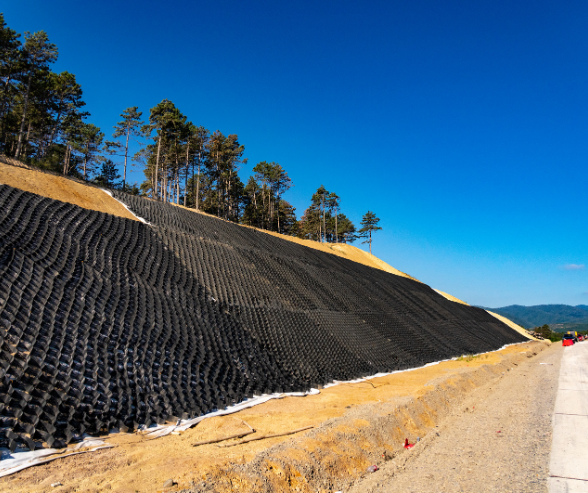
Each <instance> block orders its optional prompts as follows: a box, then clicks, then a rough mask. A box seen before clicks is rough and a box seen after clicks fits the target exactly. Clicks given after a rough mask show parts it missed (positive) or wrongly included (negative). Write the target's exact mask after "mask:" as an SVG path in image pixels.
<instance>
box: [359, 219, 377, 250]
mask: <svg viewBox="0 0 588 493" xmlns="http://www.w3.org/2000/svg"><path fill="white" fill-rule="evenodd" d="M379 222H380V219H379V218H378V217H376V215H375V214H374V213H373V212H372V211H367V212H366V213H365V214H364V215H363V218H362V220H361V223H360V224H361V225H362V228H361V229H360V230H359V237H360V238H365V241H362V243H368V244H369V246H370V253H372V234H373V233H375V232H376V231H378V230H380V229H382V228H381V227H380V226H378V223H379Z"/></svg>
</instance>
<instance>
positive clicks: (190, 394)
mask: <svg viewBox="0 0 588 493" xmlns="http://www.w3.org/2000/svg"><path fill="white" fill-rule="evenodd" d="M115 196H116V198H117V199H119V200H121V201H122V202H124V203H125V204H127V205H128V206H129V207H130V209H131V210H132V211H133V212H135V213H136V214H137V215H138V216H140V217H143V218H145V219H146V220H148V221H149V222H150V223H151V225H145V224H143V223H140V222H138V221H131V220H127V219H122V218H118V217H114V216H110V215H108V214H103V213H99V212H95V211H90V210H86V209H82V208H80V207H77V206H74V205H71V204H65V203H62V202H58V201H54V200H51V199H47V198H43V197H39V196H37V195H34V194H31V193H27V192H23V191H21V190H17V189H14V188H11V187H8V186H4V185H0V445H3V446H8V447H9V448H11V449H12V450H14V449H15V447H17V446H21V447H28V448H35V447H39V446H42V445H43V444H44V446H53V447H59V446H63V445H65V444H67V443H69V442H70V441H72V440H76V439H79V438H80V437H81V435H82V434H83V433H89V434H93V435H96V434H101V433H106V432H107V431H108V430H109V429H112V428H120V429H121V430H123V431H126V430H130V429H134V428H136V427H137V426H138V425H142V424H145V425H149V424H151V423H164V422H166V421H171V420H177V419H181V418H188V417H193V416H197V415H201V414H205V413H208V412H211V411H213V410H215V409H219V408H224V407H226V406H228V405H231V404H234V403H237V402H240V401H242V400H243V399H245V398H247V397H251V396H252V395H254V394H260V393H264V392H280V391H301V390H306V389H309V388H310V387H311V386H317V385H320V384H325V383H328V382H329V381H332V380H333V379H337V380H348V379H352V378H357V377H360V376H367V375H370V374H374V373H377V372H380V371H391V370H397V369H404V368H409V367H414V366H419V365H422V364H425V363H428V362H431V361H436V360H439V359H445V358H449V357H452V356H456V355H459V354H463V353H466V352H472V353H477V352H482V351H488V350H492V349H497V348H499V347H501V346H502V345H504V344H507V343H513V342H522V341H524V340H526V339H525V338H524V337H523V336H522V335H520V334H518V333H517V332H515V331H513V330H512V329H510V328H509V327H507V326H506V325H504V324H502V323H501V322H499V321H498V320H496V319H495V318H494V317H492V316H491V315H489V314H487V313H486V312H485V311H484V310H481V309H477V308H473V307H467V306H463V305H459V304H457V303H452V302H450V301H448V300H445V299H444V298H443V297H441V296H440V295H438V294H437V293H436V292H434V291H433V290H432V289H430V288H429V287H428V286H426V285H424V284H421V283H418V282H415V281H412V280H410V279H405V278H402V277H398V276H394V275H392V274H388V273H385V272H383V271H379V270H376V269H371V268H369V267H366V266H363V265H361V264H356V263H354V262H351V261H348V260H346V259H342V258H340V257H336V256H333V255H329V254H326V253H323V252H319V251H316V250H312V249H309V248H306V247H304V246H301V245H298V244H295V243H292V242H289V241H285V240H282V239H280V238H277V237H273V236H271V235H267V234H265V233H262V232H258V231H255V230H253V229H248V228H243V227H240V226H238V225H234V224H231V223H227V222H225V221H222V220H218V219H216V218H212V217H208V216H205V215H201V214H197V213H194V212H191V211H186V210H184V209H181V208H177V207H174V206H171V205H167V204H161V203H157V202H154V201H150V200H147V199H141V198H137V197H132V196H127V195H125V194H121V193H118V192H116V193H115Z"/></svg>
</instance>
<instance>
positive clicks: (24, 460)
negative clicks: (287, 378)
mask: <svg viewBox="0 0 588 493" xmlns="http://www.w3.org/2000/svg"><path fill="white" fill-rule="evenodd" d="M515 344H524V342H515V343H513V344H505V345H504V346H502V347H501V348H500V349H496V351H500V350H502V349H504V348H506V347H508V346H514V345H515ZM492 352H494V351H492ZM479 354H485V353H479ZM474 356H477V355H474ZM455 359H457V357H455V358H449V359H445V360H441V361H434V362H432V363H427V364H426V365H423V366H419V367H418V368H409V369H407V370H396V371H392V372H389V373H376V374H375V375H371V376H369V377H364V378H357V379H355V380H346V381H341V380H335V381H333V382H331V383H329V384H327V385H325V386H324V388H328V387H333V386H335V385H341V384H345V383H360V382H365V381H367V380H371V379H372V378H379V377H385V376H388V375H393V374H395V373H404V372H408V371H414V370H418V369H420V368H426V367H429V366H433V365H438V364H439V363H442V362H443V361H452V360H455ZM316 394H320V391H319V390H318V389H310V390H309V391H308V392H286V393H275V394H263V395H260V396H259V397H253V398H251V399H247V400H246V401H243V402H240V403H239V404H235V405H234V406H230V407H228V408H226V409H223V410H220V411H215V412H213V413H208V414H205V415H203V416H199V417H197V418H194V419H186V420H180V421H178V423H177V424H175V425H159V426H152V427H148V428H143V430H141V431H143V433H144V434H145V435H147V436H149V437H150V438H161V437H164V436H166V435H169V434H171V433H173V432H180V431H185V430H187V429H188V428H191V427H192V426H194V425H196V424H198V423H200V421H202V420H203V419H206V418H212V417H214V416H224V415H227V414H233V413H236V412H239V411H241V410H243V409H247V408H249V407H253V406H257V405H259V404H263V403H264V402H267V401H270V400H272V399H282V398H284V397H304V396H307V395H316ZM112 447H113V445H109V444H107V443H106V442H105V441H104V440H100V439H98V438H91V437H87V438H85V439H84V440H83V441H81V442H80V443H77V444H76V445H74V446H71V447H68V448H65V449H41V450H35V451H34V452H24V451H22V452H14V453H12V454H11V453H10V450H8V449H7V448H2V447H0V452H1V456H0V478H1V477H4V476H8V475H10V474H13V473H15V472H18V471H21V470H23V469H26V468H27V467H32V466H38V465H40V464H44V463H46V462H50V461H52V460H55V459H61V458H63V457H68V456H70V455H76V454H84V453H86V452H95V451H97V450H101V449H105V448H112ZM17 450H18V449H17Z"/></svg>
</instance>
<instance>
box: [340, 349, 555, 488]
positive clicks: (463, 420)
mask: <svg viewBox="0 0 588 493" xmlns="http://www.w3.org/2000/svg"><path fill="white" fill-rule="evenodd" d="M562 353H563V349H562V347H561V345H560V344H553V345H552V346H550V347H549V348H547V349H546V350H545V351H542V352H541V353H539V355H537V356H535V357H533V358H530V359H527V360H526V361H525V362H524V363H522V364H520V365H519V366H512V369H511V370H509V371H506V372H505V373H504V375H502V376H501V377H500V378H499V379H498V380H495V381H493V382H491V383H489V384H487V385H485V386H483V387H480V388H479V389H477V390H474V391H473V392H472V393H471V394H470V396H469V397H468V398H467V399H466V400H465V401H464V402H463V403H462V404H461V405H460V406H459V408H458V411H456V413H454V414H452V415H451V416H449V417H448V418H447V419H446V420H445V421H444V422H442V423H441V425H440V426H439V427H438V428H437V432H433V433H430V434H429V435H428V436H427V437H424V438H423V439H422V440H421V441H420V442H418V443H417V444H416V445H415V447H414V448H413V449H411V450H409V451H407V452H404V453H402V454H400V456H399V457H397V458H395V459H393V460H391V461H388V462H385V463H383V464H381V465H380V466H381V469H380V470H379V471H377V472H375V473H373V474H370V475H368V476H366V477H365V478H363V479H362V480H359V481H358V482H356V483H355V485H354V486H353V487H352V489H351V490H348V491H345V492H344V493H360V492H361V493H393V492H399V493H400V492H402V493H417V492H418V493H437V492H444V493H453V492H468V493H469V492H476V493H478V492H496V493H506V492H517V493H518V492H521V493H522V492H524V493H530V492H542V493H545V492H547V478H548V474H549V454H550V449H551V437H552V414H553V409H554V403H555V395H556V392H557V383H558V374H559V367H560V360H561V356H562ZM541 363H545V364H541Z"/></svg>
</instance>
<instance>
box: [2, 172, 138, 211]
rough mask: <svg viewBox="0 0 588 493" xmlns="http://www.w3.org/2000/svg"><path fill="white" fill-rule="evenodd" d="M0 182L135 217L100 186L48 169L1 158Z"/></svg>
mask: <svg viewBox="0 0 588 493" xmlns="http://www.w3.org/2000/svg"><path fill="white" fill-rule="evenodd" d="M0 183H2V184H4V185H9V186H11V187H14V188H20V189H21V190H25V191H27V192H32V193H36V194H37V195H42V196H43V197H49V198H50V199H55V200H61V201H62V202H68V203H70V204H75V205H79V206H80V207H83V208H84V209H90V210H93V211H99V212H106V213H108V214H112V215H114V216H120V217H125V218H127V219H133V220H135V221H136V220H137V218H136V217H135V216H133V215H132V214H131V213H130V212H129V211H128V210H126V209H125V208H124V206H123V205H122V204H121V203H119V202H117V201H116V200H114V199H113V198H112V197H111V196H110V195H108V194H107V193H106V192H104V191H103V190H101V189H99V188H96V187H91V186H88V185H84V184H82V183H78V182H76V181H74V180H70V179H68V178H62V177H60V176H56V175H53V174H50V173H42V172H40V171H36V170H32V169H26V168H24V167H16V166H11V165H8V164H5V163H3V162H0Z"/></svg>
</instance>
